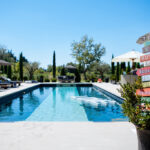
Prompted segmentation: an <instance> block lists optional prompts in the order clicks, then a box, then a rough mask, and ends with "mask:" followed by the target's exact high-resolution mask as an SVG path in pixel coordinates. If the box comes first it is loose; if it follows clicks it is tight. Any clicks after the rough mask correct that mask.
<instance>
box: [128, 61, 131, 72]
mask: <svg viewBox="0 0 150 150" xmlns="http://www.w3.org/2000/svg"><path fill="white" fill-rule="evenodd" d="M130 71H131V67H130V62H128V67H127V74H129V73H130Z"/></svg>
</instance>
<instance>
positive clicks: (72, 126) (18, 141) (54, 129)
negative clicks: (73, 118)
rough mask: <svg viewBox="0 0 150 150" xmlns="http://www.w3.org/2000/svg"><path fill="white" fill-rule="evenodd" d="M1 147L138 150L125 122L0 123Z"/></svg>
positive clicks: (130, 127)
mask: <svg viewBox="0 0 150 150" xmlns="http://www.w3.org/2000/svg"><path fill="white" fill-rule="evenodd" d="M0 139H1V140H0V149H1V150H9V149H11V150H34V149H36V150H50V149H52V150H112V149H115V150H137V139H136V132H135V127H134V126H133V125H132V124H130V123H128V122H112V123H93V122H14V123H0Z"/></svg>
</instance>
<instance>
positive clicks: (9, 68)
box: [8, 66, 12, 79]
mask: <svg viewBox="0 0 150 150" xmlns="http://www.w3.org/2000/svg"><path fill="white" fill-rule="evenodd" d="M11 75H12V70H11V66H8V78H10V79H11Z"/></svg>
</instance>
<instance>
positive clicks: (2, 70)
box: [1, 66, 4, 74]
mask: <svg viewBox="0 0 150 150" xmlns="http://www.w3.org/2000/svg"><path fill="white" fill-rule="evenodd" d="M1 73H2V74H3V73H4V66H1Z"/></svg>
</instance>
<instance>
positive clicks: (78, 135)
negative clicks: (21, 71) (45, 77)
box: [0, 83, 137, 150]
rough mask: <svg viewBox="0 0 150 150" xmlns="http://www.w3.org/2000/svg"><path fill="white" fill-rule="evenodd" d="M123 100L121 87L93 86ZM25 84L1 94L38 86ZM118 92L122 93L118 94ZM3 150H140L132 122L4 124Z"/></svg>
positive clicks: (0, 145) (0, 144)
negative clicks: (138, 149)
mask: <svg viewBox="0 0 150 150" xmlns="http://www.w3.org/2000/svg"><path fill="white" fill-rule="evenodd" d="M93 84H94V85H96V86H98V87H100V88H102V89H105V90H107V91H109V92H111V93H112V94H116V96H119V94H120V93H119V92H118V91H117V89H118V88H119V85H113V84H110V83H93ZM37 85H38V84H25V83H23V84H22V86H20V87H19V88H12V89H8V90H6V91H5V92H4V91H2V92H0V97H1V96H6V95H7V94H11V93H14V92H18V91H20V90H24V89H27V88H30V87H32V86H37ZM117 92H118V93H117ZM0 149H1V150H9V149H11V150H34V149H36V150H49V149H52V150H112V149H115V150H137V136H136V130H135V127H134V126H133V125H132V124H131V123H128V122H25V121H22V122H11V123H0Z"/></svg>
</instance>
